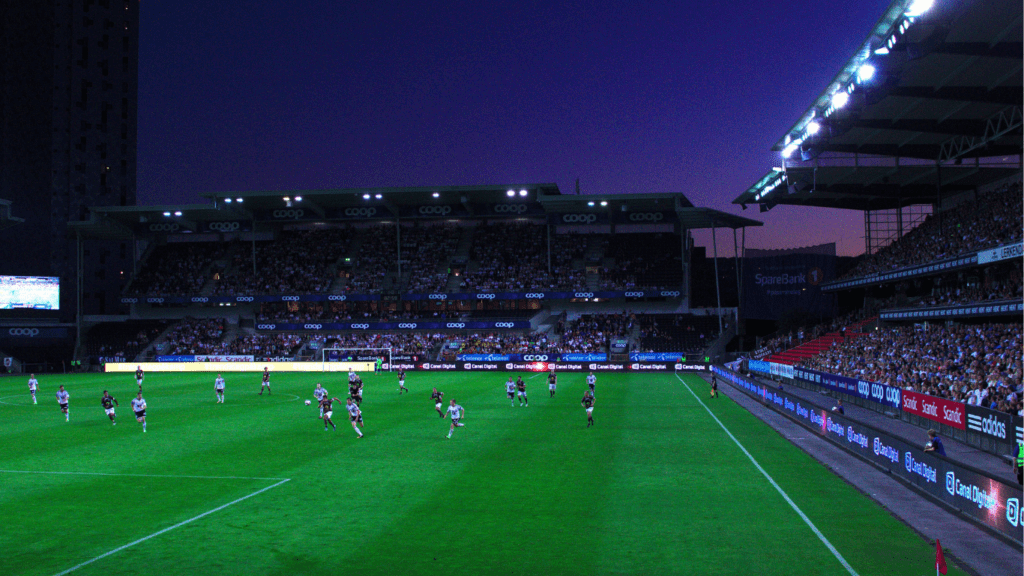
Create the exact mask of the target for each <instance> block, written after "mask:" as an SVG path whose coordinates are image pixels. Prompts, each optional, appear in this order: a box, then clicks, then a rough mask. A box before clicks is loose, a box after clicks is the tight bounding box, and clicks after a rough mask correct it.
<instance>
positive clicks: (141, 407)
mask: <svg viewBox="0 0 1024 576" xmlns="http://www.w3.org/2000/svg"><path fill="white" fill-rule="evenodd" d="M132 411H133V412H135V421H136V422H138V423H140V424H142V431H143V432H145V431H146V400H145V399H144V398H143V397H142V392H139V395H138V397H136V398H132Z"/></svg>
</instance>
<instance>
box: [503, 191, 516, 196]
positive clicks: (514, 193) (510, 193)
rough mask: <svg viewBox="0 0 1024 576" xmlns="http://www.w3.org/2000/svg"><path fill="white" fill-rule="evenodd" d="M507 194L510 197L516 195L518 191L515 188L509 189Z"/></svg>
mask: <svg viewBox="0 0 1024 576" xmlns="http://www.w3.org/2000/svg"><path fill="white" fill-rule="evenodd" d="M505 195H506V196H509V197H512V196H515V195H516V191H515V190H509V191H508V192H505Z"/></svg>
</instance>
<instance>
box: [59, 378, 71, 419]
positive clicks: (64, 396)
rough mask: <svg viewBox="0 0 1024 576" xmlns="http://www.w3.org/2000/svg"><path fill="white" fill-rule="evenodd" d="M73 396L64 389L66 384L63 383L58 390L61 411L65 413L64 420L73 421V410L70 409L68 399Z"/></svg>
mask: <svg viewBox="0 0 1024 576" xmlns="http://www.w3.org/2000/svg"><path fill="white" fill-rule="evenodd" d="M69 398H71V394H68V391H67V390H65V389H64V385H63V384H61V385H60V388H59V389H58V390H57V404H60V411H61V412H63V413H64V421H65V422H71V410H68V399H69Z"/></svg>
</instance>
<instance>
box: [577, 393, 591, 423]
mask: <svg viewBox="0 0 1024 576" xmlns="http://www.w3.org/2000/svg"><path fill="white" fill-rule="evenodd" d="M580 404H582V405H583V407H584V408H586V410H587V428H590V427H591V426H593V425H594V395H593V394H592V393H591V392H590V390H587V391H586V392H584V393H583V400H580Z"/></svg>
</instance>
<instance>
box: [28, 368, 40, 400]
mask: <svg viewBox="0 0 1024 576" xmlns="http://www.w3.org/2000/svg"><path fill="white" fill-rule="evenodd" d="M38 387H39V381H38V380H36V375H35V374H29V375H28V392H29V394H31V395H32V403H33V404H39V402H38V401H37V400H36V388H38Z"/></svg>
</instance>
